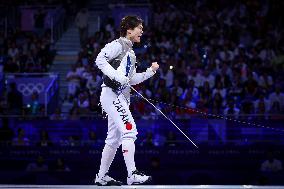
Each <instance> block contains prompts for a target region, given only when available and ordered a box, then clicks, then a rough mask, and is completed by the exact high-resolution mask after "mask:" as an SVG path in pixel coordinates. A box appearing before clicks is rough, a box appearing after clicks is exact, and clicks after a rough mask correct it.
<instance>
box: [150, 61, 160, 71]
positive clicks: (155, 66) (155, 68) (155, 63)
mask: <svg viewBox="0 0 284 189" xmlns="http://www.w3.org/2000/svg"><path fill="white" fill-rule="evenodd" d="M151 69H152V70H153V72H156V71H157V69H159V64H158V63H157V62H153V63H152V66H151Z"/></svg>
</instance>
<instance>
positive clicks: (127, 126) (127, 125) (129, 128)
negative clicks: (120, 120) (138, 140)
mask: <svg viewBox="0 0 284 189" xmlns="http://www.w3.org/2000/svg"><path fill="white" fill-rule="evenodd" d="M125 127H126V129H127V130H131V129H132V124H131V123H129V122H127V123H126V124H125Z"/></svg>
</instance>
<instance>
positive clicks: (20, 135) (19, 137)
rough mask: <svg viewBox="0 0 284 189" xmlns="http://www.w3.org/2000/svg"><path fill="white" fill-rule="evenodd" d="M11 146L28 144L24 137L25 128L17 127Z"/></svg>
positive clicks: (28, 141)
mask: <svg viewBox="0 0 284 189" xmlns="http://www.w3.org/2000/svg"><path fill="white" fill-rule="evenodd" d="M12 145H13V146H29V145H30V140H29V139H28V138H27V137H25V130H24V129H22V128H19V129H18V132H17V136H16V137H15V138H14V139H13V141H12Z"/></svg>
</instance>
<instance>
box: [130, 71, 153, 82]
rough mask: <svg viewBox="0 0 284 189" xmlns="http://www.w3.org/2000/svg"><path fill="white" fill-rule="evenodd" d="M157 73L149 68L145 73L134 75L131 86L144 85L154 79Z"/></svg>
mask: <svg viewBox="0 0 284 189" xmlns="http://www.w3.org/2000/svg"><path fill="white" fill-rule="evenodd" d="M155 73H156V72H154V71H153V70H152V68H148V69H147V70H146V71H145V72H142V73H134V75H133V76H132V78H131V79H130V83H129V84H130V85H137V84H139V83H142V82H143V81H145V80H147V79H149V78H150V77H152V76H153V75H154V74H155Z"/></svg>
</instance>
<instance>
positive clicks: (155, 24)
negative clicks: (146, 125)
mask: <svg viewBox="0 0 284 189" xmlns="http://www.w3.org/2000/svg"><path fill="white" fill-rule="evenodd" d="M152 3H153V17H152V22H150V23H149V25H147V26H145V27H144V33H143V39H142V43H141V44H139V45H135V46H134V49H135V51H136V55H137V62H138V71H144V70H145V69H146V68H147V67H149V66H150V65H151V62H153V61H157V62H158V63H159V64H160V70H159V72H158V73H157V74H156V76H154V77H152V78H151V79H149V80H148V81H147V82H145V83H143V84H141V85H139V86H136V89H138V90H139V92H140V93H142V94H143V95H144V96H146V97H147V98H149V99H152V100H153V102H154V103H155V104H156V105H157V106H158V107H159V108H161V109H162V110H163V111H165V112H166V113H168V114H170V115H172V116H173V117H176V118H184V117H188V116H190V115H191V114H193V113H196V111H202V112H208V113H213V114H218V115H219V114H221V115H233V116H234V117H238V116H239V115H248V114H255V115H262V116H263V117H265V118H267V117H268V116H267V115H268V114H274V115H275V114H282V113H283V111H284V94H283V86H284V78H283V60H284V59H283V53H284V46H283V26H282V24H281V23H282V21H283V20H282V17H279V16H277V13H278V12H279V11H281V10H279V7H281V6H278V3H277V2H276V1H265V0H264V1H254V0H250V1H238V2H234V1H233V2H228V1H222V0H219V1H216V2H215V1H214V2H210V1H192V2H187V1H178V2H169V1H167V2H164V1H163V2H160V1H153V2H152ZM160 3H164V4H165V3H166V5H165V6H162V7H161V6H159V4H160ZM282 4H283V3H282ZM118 29H119V28H115V27H114V20H113V19H112V18H109V19H107V20H106V21H105V24H104V25H103V27H102V28H101V30H100V31H99V32H97V33H96V34H95V35H93V36H91V37H90V38H89V39H88V42H87V43H85V45H84V46H83V48H82V50H81V51H80V52H79V58H78V61H77V63H76V64H75V65H73V66H72V68H71V70H70V72H69V73H68V74H67V79H68V81H69V91H68V99H69V100H70V101H71V102H73V103H74V107H73V108H72V112H73V111H77V110H78V109H81V110H82V109H83V112H84V113H85V112H88V111H90V110H91V109H93V110H95V111H97V110H99V109H100V107H98V106H96V105H95V104H96V103H97V102H98V99H99V94H100V84H101V83H102V81H101V77H102V73H101V72H100V71H99V70H98V69H97V68H96V66H95V64H94V60H95V58H96V56H97V54H98V53H99V51H100V49H101V48H102V47H103V46H104V45H105V44H106V43H107V42H110V41H112V40H113V39H115V38H117V37H119V35H118V34H119V31H118ZM165 103H167V104H165ZM168 104H170V105H168ZM180 107H181V108H180ZM131 108H132V109H133V111H134V114H135V115H137V116H141V117H143V118H146V119H148V118H151V117H153V116H152V115H154V114H156V113H155V112H154V109H153V108H152V107H151V105H149V104H147V102H145V101H143V100H142V99H140V98H138V97H135V96H133V98H132V104H131ZM78 112H79V113H80V111H78Z"/></svg>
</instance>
